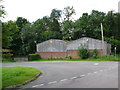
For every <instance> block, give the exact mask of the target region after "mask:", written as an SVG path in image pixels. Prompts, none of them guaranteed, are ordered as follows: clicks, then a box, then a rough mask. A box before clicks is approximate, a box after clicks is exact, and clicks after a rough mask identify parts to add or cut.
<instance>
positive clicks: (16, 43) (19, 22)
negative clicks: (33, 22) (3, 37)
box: [11, 17, 29, 55]
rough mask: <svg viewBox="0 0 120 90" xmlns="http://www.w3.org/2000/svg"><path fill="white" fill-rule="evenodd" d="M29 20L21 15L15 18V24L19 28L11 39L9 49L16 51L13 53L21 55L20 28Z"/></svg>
mask: <svg viewBox="0 0 120 90" xmlns="http://www.w3.org/2000/svg"><path fill="white" fill-rule="evenodd" d="M28 23H29V21H28V20H27V19H25V18H23V17H18V18H17V20H16V25H17V26H18V27H19V30H18V31H17V32H16V33H14V36H13V41H12V45H11V49H12V50H13V51H16V52H15V53H14V55H22V54H23V53H22V52H23V51H22V50H23V49H21V48H22V47H21V46H22V44H23V43H22V39H21V30H22V28H23V27H24V26H25V25H26V24H28Z"/></svg>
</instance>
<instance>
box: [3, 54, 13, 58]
mask: <svg viewBox="0 0 120 90" xmlns="http://www.w3.org/2000/svg"><path fill="white" fill-rule="evenodd" d="M2 57H3V58H6V59H12V58H13V54H10V53H7V54H2Z"/></svg>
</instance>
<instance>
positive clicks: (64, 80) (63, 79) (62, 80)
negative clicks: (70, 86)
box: [60, 79, 68, 82]
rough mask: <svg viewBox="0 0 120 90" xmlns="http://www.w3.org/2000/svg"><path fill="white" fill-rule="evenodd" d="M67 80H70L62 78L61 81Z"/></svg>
mask: <svg viewBox="0 0 120 90" xmlns="http://www.w3.org/2000/svg"><path fill="white" fill-rule="evenodd" d="M66 80H68V79H62V80H60V81H61V82H63V81H66Z"/></svg>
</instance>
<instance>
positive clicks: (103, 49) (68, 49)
mask: <svg viewBox="0 0 120 90" xmlns="http://www.w3.org/2000/svg"><path fill="white" fill-rule="evenodd" d="M81 45H84V47H85V48H87V49H88V50H90V51H92V50H94V49H97V51H98V54H99V55H107V54H110V53H111V44H108V43H107V42H105V41H104V42H103V43H102V41H101V40H97V39H93V38H88V37H83V38H80V39H78V40H74V41H69V42H68V41H67V42H66V41H63V40H58V39H50V40H48V41H45V42H43V43H39V44H37V53H38V54H39V55H40V56H41V58H65V57H66V56H72V58H79V56H78V54H77V52H78V48H79V47H81Z"/></svg>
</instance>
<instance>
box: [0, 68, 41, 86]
mask: <svg viewBox="0 0 120 90" xmlns="http://www.w3.org/2000/svg"><path fill="white" fill-rule="evenodd" d="M40 73H41V72H40V70H38V69H35V68H33V67H2V88H5V87H8V86H11V85H17V84H25V83H26V81H28V80H31V79H35V78H33V77H35V76H36V75H38V74H40Z"/></svg>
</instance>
